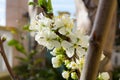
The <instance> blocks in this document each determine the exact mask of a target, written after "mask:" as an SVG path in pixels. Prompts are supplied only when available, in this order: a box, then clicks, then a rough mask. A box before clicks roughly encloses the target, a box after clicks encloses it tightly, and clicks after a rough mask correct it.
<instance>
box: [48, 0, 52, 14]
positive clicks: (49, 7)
mask: <svg viewBox="0 0 120 80" xmlns="http://www.w3.org/2000/svg"><path fill="white" fill-rule="evenodd" d="M47 9H48V12H50V13H53V12H52V11H53V8H52V3H51V0H48V3H47Z"/></svg>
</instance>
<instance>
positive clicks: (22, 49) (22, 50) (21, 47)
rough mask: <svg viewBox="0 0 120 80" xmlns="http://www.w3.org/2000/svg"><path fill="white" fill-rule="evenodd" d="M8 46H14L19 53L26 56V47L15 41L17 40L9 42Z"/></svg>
mask: <svg viewBox="0 0 120 80" xmlns="http://www.w3.org/2000/svg"><path fill="white" fill-rule="evenodd" d="M8 45H9V46H14V47H15V48H16V49H17V50H18V51H19V52H21V53H23V54H25V55H26V51H25V48H24V46H23V45H22V44H21V43H20V42H18V41H17V40H15V39H12V40H10V41H9V42H8Z"/></svg>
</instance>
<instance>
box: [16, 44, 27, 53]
mask: <svg viewBox="0 0 120 80" xmlns="http://www.w3.org/2000/svg"><path fill="white" fill-rule="evenodd" d="M15 48H16V49H17V50H18V51H19V52H21V53H23V54H26V51H25V48H24V47H23V45H22V44H20V43H18V44H16V45H15Z"/></svg>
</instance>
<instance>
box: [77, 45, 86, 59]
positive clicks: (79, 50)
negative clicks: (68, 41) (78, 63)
mask: <svg viewBox="0 0 120 80" xmlns="http://www.w3.org/2000/svg"><path fill="white" fill-rule="evenodd" d="M76 53H77V55H78V56H79V58H81V57H82V56H84V55H85V53H86V52H85V50H84V49H82V48H81V47H77V48H76Z"/></svg>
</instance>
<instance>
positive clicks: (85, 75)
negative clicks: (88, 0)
mask: <svg viewBox="0 0 120 80" xmlns="http://www.w3.org/2000/svg"><path fill="white" fill-rule="evenodd" d="M116 5H117V2H116V0H109V1H108V0H100V4H99V6H98V11H97V14H96V18H95V22H94V25H93V30H92V33H91V35H90V44H89V48H88V53H87V56H86V60H85V65H84V68H83V72H82V75H81V78H80V80H96V76H97V73H98V68H99V62H100V57H101V53H102V51H103V48H104V44H105V41H106V38H107V35H108V32H109V29H110V25H111V22H112V19H113V14H114V11H115V6H116Z"/></svg>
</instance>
